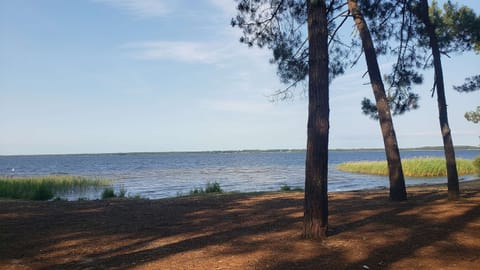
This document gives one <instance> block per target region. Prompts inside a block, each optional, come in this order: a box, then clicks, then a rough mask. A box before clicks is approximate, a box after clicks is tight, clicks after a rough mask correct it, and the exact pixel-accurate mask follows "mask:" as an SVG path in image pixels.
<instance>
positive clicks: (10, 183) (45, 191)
mask: <svg viewBox="0 0 480 270" xmlns="http://www.w3.org/2000/svg"><path fill="white" fill-rule="evenodd" d="M109 184H110V182H109V181H108V180H106V179H100V178H87V177H82V176H72V175H49V176H39V177H1V176H0V198H10V199H25V200H50V199H52V198H53V197H54V196H57V195H58V194H62V193H68V192H75V191H84V190H87V189H91V188H98V187H101V186H107V185H109Z"/></svg>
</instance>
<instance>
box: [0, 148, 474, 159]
mask: <svg viewBox="0 0 480 270" xmlns="http://www.w3.org/2000/svg"><path fill="white" fill-rule="evenodd" d="M399 149H400V150H403V151H405V150H407V151H408V150H438V151H441V150H443V146H441V145H439V146H418V147H404V148H399ZM455 149H462V150H480V146H473V145H457V146H455ZM382 150H385V149H384V148H382V147H358V148H331V149H328V151H382ZM302 151H306V149H305V148H272V149H241V150H198V151H196V150H191V151H188V150H187V151H151V152H150V151H131V152H103V153H102V152H99V153H46V154H7V155H3V154H0V157H13V156H75V155H77V156H80V155H135V154H137V155H138V154H182V153H184V154H189V153H192V154H193V153H237V152H302Z"/></svg>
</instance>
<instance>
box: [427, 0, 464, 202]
mask: <svg viewBox="0 0 480 270" xmlns="http://www.w3.org/2000/svg"><path fill="white" fill-rule="evenodd" d="M420 18H421V20H422V21H423V23H424V24H425V27H426V30H427V35H428V37H429V39H430V47H431V48H432V55H433V66H434V69H435V85H436V89H437V103H438V114H439V120H440V131H441V133H442V138H443V148H444V151H445V160H446V163H447V177H448V198H449V199H450V200H457V199H458V198H459V196H460V188H459V184H458V172H457V164H456V160H455V149H454V147H453V140H452V134H451V131H450V126H449V125H448V114H447V101H446V98H445V85H444V82H443V71H442V62H441V60H440V49H439V47H438V41H437V35H436V33H435V26H434V25H433V24H432V22H431V21H430V16H429V13H428V2H427V0H422V1H421V2H420Z"/></svg>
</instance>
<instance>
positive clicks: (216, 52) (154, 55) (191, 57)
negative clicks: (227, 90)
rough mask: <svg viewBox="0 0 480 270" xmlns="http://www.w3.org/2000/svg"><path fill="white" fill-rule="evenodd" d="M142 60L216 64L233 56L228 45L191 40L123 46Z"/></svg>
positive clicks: (137, 43)
mask: <svg viewBox="0 0 480 270" xmlns="http://www.w3.org/2000/svg"><path fill="white" fill-rule="evenodd" d="M122 47H123V48H125V49H127V50H129V51H130V52H131V54H132V56H133V57H134V58H136V59H141V60H173V61H180V62H186V63H203V64H216V63H221V62H223V61H225V60H227V59H229V58H231V57H232V55H231V53H229V50H228V48H227V47H228V46H220V45H217V44H213V43H205V42H189V41H145V42H132V43H127V44H125V45H123V46H122Z"/></svg>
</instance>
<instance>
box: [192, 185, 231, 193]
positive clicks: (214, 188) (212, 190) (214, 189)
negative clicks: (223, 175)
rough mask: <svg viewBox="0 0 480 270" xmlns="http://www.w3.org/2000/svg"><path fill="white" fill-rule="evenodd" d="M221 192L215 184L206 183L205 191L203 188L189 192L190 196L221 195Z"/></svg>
mask: <svg viewBox="0 0 480 270" xmlns="http://www.w3.org/2000/svg"><path fill="white" fill-rule="evenodd" d="M222 192H223V190H222V188H221V187H220V184H219V183H217V182H213V183H212V182H208V183H207V184H206V185H205V189H203V188H195V189H193V190H191V191H190V195H200V194H208V193H222Z"/></svg>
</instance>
